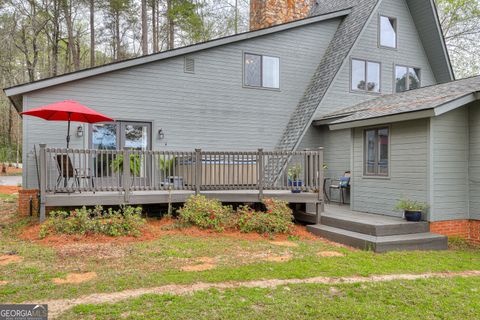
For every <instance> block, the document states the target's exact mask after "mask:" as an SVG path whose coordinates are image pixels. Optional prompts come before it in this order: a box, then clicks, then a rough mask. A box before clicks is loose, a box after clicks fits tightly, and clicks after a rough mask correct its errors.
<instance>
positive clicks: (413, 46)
mask: <svg viewBox="0 0 480 320" xmlns="http://www.w3.org/2000/svg"><path fill="white" fill-rule="evenodd" d="M380 14H382V15H386V16H390V17H395V18H397V26H398V27H397V35H398V37H397V38H398V45H397V49H386V48H379V46H378V19H379V15H380ZM351 58H358V59H365V60H371V61H376V62H380V63H381V93H382V94H390V93H392V92H393V90H394V68H395V65H396V64H400V65H407V66H413V67H418V68H421V73H422V75H421V85H422V86H428V85H432V84H436V80H435V76H434V74H433V72H432V69H431V67H430V63H429V60H428V58H427V55H426V54H425V50H424V48H423V45H422V42H421V40H420V37H419V35H418V32H417V29H416V27H415V23H414V21H413V19H412V16H411V15H410V11H409V9H408V6H407V4H406V3H405V1H404V0H382V2H381V3H380V5H379V7H378V9H377V10H376V12H374V13H373V14H372V16H371V17H370V21H369V22H368V24H367V26H366V27H365V28H364V30H363V31H362V34H361V35H360V38H359V39H358V41H357V43H356V44H355V46H354V47H353V49H352V52H351V53H350V56H349V58H348V59H347V60H346V61H344V63H343V65H342V67H341V69H340V70H339V73H338V74H337V77H336V78H335V81H334V82H333V83H332V86H331V87H330V89H329V91H328V92H327V94H326V96H325V98H324V99H323V100H322V102H321V103H320V106H319V108H318V109H317V114H316V118H319V117H320V116H321V115H322V114H326V113H330V112H333V111H336V110H340V109H342V108H345V107H349V106H353V105H355V104H358V103H361V102H364V101H366V100H369V99H373V98H376V97H378V94H371V93H357V92H351V91H350V59H351Z"/></svg>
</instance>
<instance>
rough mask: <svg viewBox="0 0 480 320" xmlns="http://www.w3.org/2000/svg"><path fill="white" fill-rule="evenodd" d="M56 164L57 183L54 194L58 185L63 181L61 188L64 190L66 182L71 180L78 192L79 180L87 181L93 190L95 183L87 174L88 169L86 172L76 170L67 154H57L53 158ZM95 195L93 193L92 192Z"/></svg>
mask: <svg viewBox="0 0 480 320" xmlns="http://www.w3.org/2000/svg"><path fill="white" fill-rule="evenodd" d="M55 160H56V164H57V169H58V178H57V183H56V185H55V192H56V190H57V188H58V186H59V185H60V183H61V182H62V180H63V183H64V184H63V186H64V188H66V187H67V185H68V181H69V180H70V179H73V182H74V183H75V185H76V186H77V189H78V191H79V192H81V190H80V179H84V180H87V181H88V182H89V183H91V186H92V188H95V183H94V181H93V176H92V175H91V174H89V171H90V170H89V169H86V170H80V169H77V168H74V167H73V164H72V159H70V156H69V155H68V154H57V155H56V157H55ZM93 193H95V191H94V192H93Z"/></svg>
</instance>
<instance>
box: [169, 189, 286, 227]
mask: <svg viewBox="0 0 480 320" xmlns="http://www.w3.org/2000/svg"><path fill="white" fill-rule="evenodd" d="M263 204H264V205H265V208H266V210H265V211H257V210H254V209H252V208H251V207H249V206H240V207H239V208H238V209H237V210H236V211H234V210H233V209H232V207H231V206H224V205H222V203H221V202H220V201H218V200H214V199H207V198H206V197H205V196H202V195H198V196H192V197H190V198H189V199H188V200H187V202H185V205H184V206H183V207H182V208H181V209H179V210H178V214H179V222H180V225H193V226H197V227H199V228H201V229H213V230H216V231H218V232H221V231H224V230H225V229H237V230H240V231H241V232H245V233H248V232H257V233H260V234H274V233H290V232H291V231H292V229H293V226H294V225H293V212H292V209H290V207H289V206H288V203H287V202H286V201H281V200H276V199H265V200H264V201H263Z"/></svg>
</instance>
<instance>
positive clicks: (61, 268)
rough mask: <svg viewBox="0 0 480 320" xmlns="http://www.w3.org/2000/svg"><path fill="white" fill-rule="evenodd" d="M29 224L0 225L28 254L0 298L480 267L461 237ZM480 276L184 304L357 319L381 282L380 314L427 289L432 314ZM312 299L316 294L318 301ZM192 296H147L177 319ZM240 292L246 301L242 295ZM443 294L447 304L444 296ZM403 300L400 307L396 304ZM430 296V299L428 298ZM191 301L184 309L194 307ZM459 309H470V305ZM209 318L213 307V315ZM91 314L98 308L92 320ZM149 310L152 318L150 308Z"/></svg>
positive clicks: (257, 293) (6, 269)
mask: <svg viewBox="0 0 480 320" xmlns="http://www.w3.org/2000/svg"><path fill="white" fill-rule="evenodd" d="M0 198H2V197H0ZM12 199H13V198H11V197H7V199H4V200H6V201H0V203H1V205H2V206H3V207H2V209H1V210H5V212H6V211H8V210H11V208H8V206H11V205H13V204H14V201H12ZM27 222H28V221H26V220H23V221H20V222H17V223H11V222H9V223H2V229H1V234H0V254H5V253H7V252H11V251H16V252H17V253H18V255H19V256H21V257H22V258H23V260H22V261H21V262H16V263H11V264H7V265H0V281H6V282H7V283H6V284H2V285H0V303H5V302H16V303H20V302H27V301H28V302H33V301H38V300H46V299H60V298H76V297H79V296H82V295H86V294H92V293H100V292H116V291H121V290H125V289H134V288H143V287H155V286H161V285H165V284H190V283H194V282H199V281H202V282H224V281H234V280H236V281H245V280H257V279H274V278H279V279H289V278H309V277H315V276H351V275H360V276H368V275H372V274H394V273H423V272H441V271H462V270H480V250H479V249H478V247H470V246H468V245H465V244H463V243H462V242H457V243H455V244H453V247H452V249H450V250H448V251H440V252H433V251H432V252H391V253H387V254H375V253H373V252H364V251H351V250H348V249H345V248H339V247H336V246H333V245H331V244H328V243H325V242H322V241H319V240H292V241H291V242H293V243H295V244H297V246H296V247H285V246H279V245H275V244H272V243H271V242H270V241H269V240H268V239H264V240H255V241H248V240H240V239H237V238H232V237H222V236H220V237H194V236H189V235H168V236H163V237H161V238H159V239H156V240H153V241H149V242H143V243H139V242H137V243H121V244H93V245H92V244H82V243H78V244H77V243H74V244H72V245H69V246H66V247H62V248H56V249H54V248H51V247H46V246H43V245H39V244H35V243H31V242H29V241H24V240H21V239H19V237H18V232H19V230H21V228H22V227H23V226H24V225H25V223H27ZM321 251H338V252H341V253H343V254H345V256H343V257H321V256H319V255H318V253H319V252H321ZM275 257H288V258H290V260H288V261H283V262H274V261H268V259H269V258H275ZM205 261H208V263H209V264H213V265H214V268H213V269H211V270H205V271H200V272H191V271H190V272H188V271H183V270H182V268H183V267H185V266H192V265H198V264H203V263H205ZM84 272H96V274H97V278H95V279H94V280H91V281H88V282H84V283H79V284H55V283H54V282H53V281H52V279H53V278H58V277H60V278H61V277H65V276H66V275H67V274H69V273H84ZM478 281H479V280H476V279H458V280H457V279H455V280H446V279H445V280H428V281H425V282H422V281H415V282H411V283H410V282H396V283H389V284H388V283H386V284H374V285H373V284H372V285H360V286H354V285H352V286H335V287H336V288H337V287H338V288H340V287H341V292H343V293H342V294H341V295H338V296H337V295H334V296H333V297H330V298H328V292H330V291H329V290H330V289H329V287H326V286H321V285H318V286H307V285H300V286H290V287H289V288H290V290H291V291H288V290H286V289H284V288H280V289H277V290H253V289H249V290H247V289H242V290H233V291H227V292H225V293H218V292H213V291H210V292H207V293H197V294H196V295H195V296H194V298H193V300H192V303H191V305H190V306H189V307H188V308H194V309H195V310H197V308H198V312H200V314H203V315H204V317H207V315H208V314H209V312H210V313H211V312H214V310H216V308H217V307H216V303H217V302H218V301H217V300H218V298H219V297H221V299H223V300H224V301H225V303H224V305H223V307H222V308H219V310H218V318H223V317H228V316H229V313H232V314H233V313H236V312H239V310H243V309H242V308H245V309H246V310H247V311H246V312H247V313H245V314H246V315H255V312H260V311H261V310H265V311H268V312H269V313H267V314H272V317H276V316H275V312H279V314H280V315H282V316H283V313H280V310H286V311H285V312H284V314H285V315H286V314H288V312H287V311H288V310H290V309H291V310H292V313H295V314H296V313H297V312H293V310H297V311H298V310H300V309H304V310H307V311H308V312H311V314H310V313H309V314H307V315H306V316H309V315H310V316H311V317H321V316H325V317H329V316H330V317H333V318H335V317H336V316H337V315H338V312H340V311H339V310H343V311H342V312H345V315H348V314H350V313H352V314H354V315H355V316H358V317H359V318H362V317H360V316H359V315H361V314H362V313H361V310H356V308H360V309H361V308H367V306H368V305H369V304H370V303H372V301H371V300H372V299H375V292H376V286H378V288H380V289H381V290H382V293H383V294H384V295H385V296H383V294H382V295H381V297H382V299H383V300H382V304H385V305H384V306H383V307H382V304H379V305H378V309H377V306H375V304H373V306H372V307H371V308H374V310H376V311H375V312H385V311H388V310H390V309H391V311H392V312H396V310H397V309H399V308H400V309H402V310H403V309H405V310H403V312H405V316H406V317H407V316H408V315H409V312H413V311H411V310H410V309H409V307H408V304H407V305H405V306H404V305H403V304H402V301H404V302H405V301H406V302H408V301H410V298H412V297H416V296H417V295H418V296H425V297H424V298H423V299H424V300H425V299H427V298H428V297H427V296H428V295H430V294H432V293H438V295H439V296H438V297H437V298H439V300H438V301H429V300H428V299H427V300H428V301H427V300H425V301H426V302H425V303H426V305H427V306H428V308H427V307H425V310H423V312H425V315H426V317H433V315H434V314H435V313H434V312H435V310H434V308H433V306H435V305H436V304H437V303H439V304H441V307H442V308H446V310H450V309H449V308H454V306H455V301H457V300H461V299H460V298H461V297H462V296H463V295H466V294H469V295H472V297H473V295H477V294H478V293H477V292H474V291H472V292H470V291H469V290H470V289H469V288H470V286H472V284H476V285H477V287H478V284H479V283H478ZM413 283H414V284H413ZM429 283H430V284H433V285H434V286H432V287H429V285H427V284H429ZM364 286H366V287H364ZM372 286H373V287H372ZM409 286H413V287H412V289H411V290H415V291H412V292H410V291H409V290H410V289H409ZM444 287H445V288H446V289H445V290H447V291H448V290H450V291H452V290H453V291H454V292H453V293H452V297H455V299H456V300H452V301H450V300H448V299H446V297H447V296H446V295H445V293H444V291H443V288H444ZM369 288H370V289H369ZM402 288H404V289H405V290H403V289H402ZM402 290H403V291H402ZM447 291H445V292H447ZM450 291H448V292H450ZM422 292H423V293H422ZM390 293H391V294H393V295H394V296H392V297H397V296H398V297H403V298H402V299H397V298H391V299H390V298H388V295H389V294H390ZM325 294H327V298H328V299H329V300H325V299H324V295H325ZM250 295H251V297H250ZM269 296H273V297H277V296H278V299H277V298H275V299H273V300H272V301H271V299H270V298H268V297H269ZM289 296H290V297H292V298H291V301H288V303H284V304H285V307H284V308H283V307H282V308H283V309H282V308H279V307H278V306H277V305H276V304H275V303H276V302H278V301H283V300H289V298H288V297H289ZM457 296H458V297H457ZM245 297H246V298H245ZM313 297H318V299H317V298H313ZM444 298H445V299H444ZM188 299H189V298H185V297H166V296H161V297H152V296H150V297H148V299H147V300H145V303H148V304H149V305H151V306H156V305H172V306H176V307H175V308H173V309H172V311H170V310H167V311H165V310H164V309H162V308H160V309H159V310H158V312H174V310H177V311H178V312H179V314H178V316H179V317H182V316H183V317H185V318H188V314H187V313H181V310H183V309H184V307H183V306H184V305H186V304H188V301H189V300H188ZM202 299H207V300H206V301H209V302H208V303H205V305H202V303H201V301H202ZM244 299H246V300H245V301H244ZM282 299H283V300H282ZM322 299H323V300H325V301H323V300H322ZM389 299H390V300H389ZM405 299H407V300H405ZM432 299H433V298H432ZM442 299H444V301H445V303H442V301H443V300H442ZM452 299H453V298H452ZM223 300H222V301H223ZM230 300H231V301H230ZM357 300H358V303H359V304H358V306H356V305H355V304H354V305H351V306H347V305H348V304H349V302H352V301H357ZM397 300H398V305H395V303H397ZM413 300H415V299H413ZM434 300H436V299H434ZM141 301H142V299H140V300H133V301H130V302H128V303H125V304H123V303H122V304H118V305H115V306H111V307H106V306H101V307H95V308H92V307H88V308H87V307H85V308H83V307H77V308H76V309H75V312H84V311H85V310H87V309H88V310H90V309H91V310H92V312H95V313H96V316H97V318H102V317H104V316H103V315H104V314H107V313H105V312H107V311H106V310H111V312H116V313H120V314H121V313H123V311H122V310H124V308H127V309H128V306H133V305H134V306H138V308H139V309H141V308H142V307H144V306H143V305H142V303H143V302H141ZM262 301H263V302H262ZM322 301H323V302H322ZM326 301H330V302H331V303H332V304H331V306H329V307H322V308H320V306H325V305H324V304H323V303H326ZM389 301H390V302H389ZM220 302H221V301H220ZM427 302H428V303H432V304H433V305H429V304H428V303H427ZM467 302H468V303H470V301H463V302H462V303H467ZM335 303H337V304H338V306H341V305H343V304H344V305H345V306H344V307H343V308H340V307H339V310H338V311H336V309H335V307H334V306H335ZM388 303H390V304H393V306H388ZM287 306H290V307H287ZM110 308H111V309H110ZM188 308H186V309H185V310H191V309H188ZM239 308H240V309H239ZM289 308H290V309H289ZM430 308H433V309H430ZM153 309H158V308H153ZM317 309H318V310H317ZM162 310H163V311H162ZM328 310H330V311H328ZM412 310H413V309H412ZM462 310H465V312H467V311H468V310H467V309H465V308H463V309H462ZM108 312H110V311H108ZM152 312H157V311H152ZM242 312H243V311H242ZM315 312H317V313H315ZM318 312H324V313H318ZM328 312H332V314H331V315H330V314H329V313H328ZM335 312H337V313H335ZM364 312H365V310H364ZM213 315H214V316H215V315H217V314H216V313H213ZM340 315H342V314H340ZM94 316H95V315H93V314H92V317H94ZM140 316H141V315H140ZM144 316H145V318H150V315H148V314H147V315H144ZM165 316H166V317H167V316H168V315H165ZM70 317H75V315H74V314H73V313H72V314H70ZM465 317H466V318H468V317H467V316H465ZM107 318H108V317H107ZM110 318H112V317H110ZM113 318H116V317H113ZM280 318H281V317H280ZM288 318H290V317H288ZM367 318H368V317H367ZM374 318H375V317H374Z"/></svg>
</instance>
